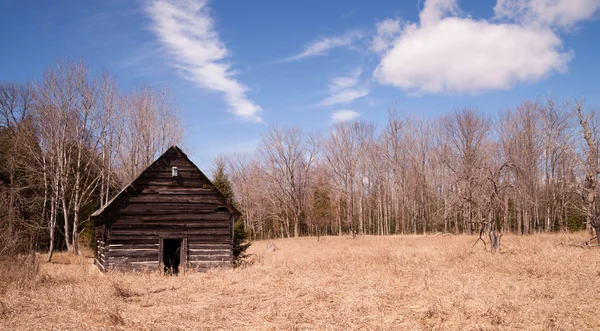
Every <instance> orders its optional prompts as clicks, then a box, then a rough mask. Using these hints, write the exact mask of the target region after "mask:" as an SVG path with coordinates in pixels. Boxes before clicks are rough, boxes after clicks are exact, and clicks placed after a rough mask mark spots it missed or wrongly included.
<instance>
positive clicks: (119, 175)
mask: <svg viewBox="0 0 600 331" xmlns="http://www.w3.org/2000/svg"><path fill="white" fill-rule="evenodd" d="M182 135H183V125H182V120H181V110H180V108H179V107H178V106H177V103H176V100H175V98H174V97H173V95H172V93H171V92H170V91H169V89H168V88H166V87H164V86H142V87H137V88H134V89H132V90H130V91H124V90H122V89H121V88H120V87H119V85H118V83H117V81H116V79H115V77H114V76H112V75H111V74H110V73H109V72H107V71H100V72H94V71H92V69H91V68H90V67H89V66H88V65H87V64H86V63H85V61H84V60H78V61H69V60H64V59H60V58H59V59H57V60H56V62H55V63H54V64H53V65H52V66H50V67H49V68H48V69H47V70H46V71H45V72H44V73H43V75H42V77H41V78H39V79H35V80H32V81H30V82H26V83H19V82H9V81H6V82H0V219H1V222H0V254H3V255H10V254H15V253H21V252H24V251H28V250H39V249H48V260H50V259H51V258H52V252H53V251H54V249H55V248H56V247H60V248H66V249H67V250H68V251H70V252H72V253H77V250H78V244H79V242H80V236H81V234H82V233H83V232H84V230H85V229H86V228H87V229H88V230H89V229H90V228H91V224H89V223H88V222H87V220H88V217H89V215H90V214H91V213H92V212H93V211H94V210H96V209H97V208H100V207H102V206H104V205H105V204H106V203H107V202H108V201H109V200H110V199H111V198H112V197H113V196H114V195H115V194H116V193H117V192H118V190H120V189H121V188H122V187H123V186H124V185H125V184H127V183H129V182H130V181H131V180H132V179H133V178H134V177H135V176H137V175H138V174H139V173H140V171H141V170H142V169H144V168H145V167H147V166H148V165H149V164H150V163H151V162H153V161H154V159H155V158H156V157H157V156H158V155H159V154H160V153H161V152H163V151H164V150H166V148H168V147H169V146H171V145H174V144H176V143H178V142H180V141H181V140H182V138H183V136H182Z"/></svg>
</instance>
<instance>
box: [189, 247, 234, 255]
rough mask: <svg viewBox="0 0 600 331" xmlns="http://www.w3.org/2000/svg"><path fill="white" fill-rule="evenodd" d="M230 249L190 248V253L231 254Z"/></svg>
mask: <svg viewBox="0 0 600 331" xmlns="http://www.w3.org/2000/svg"><path fill="white" fill-rule="evenodd" d="M231 254H232V253H231V250H230V249H191V248H190V249H188V255H231Z"/></svg>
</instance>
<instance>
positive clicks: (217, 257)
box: [188, 255, 232, 262]
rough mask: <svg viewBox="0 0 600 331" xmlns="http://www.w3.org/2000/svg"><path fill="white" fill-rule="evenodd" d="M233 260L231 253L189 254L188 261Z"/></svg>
mask: <svg viewBox="0 0 600 331" xmlns="http://www.w3.org/2000/svg"><path fill="white" fill-rule="evenodd" d="M231 260H232V256H231V255H189V256H188V261H190V262H191V261H205V262H212V261H222V262H231Z"/></svg>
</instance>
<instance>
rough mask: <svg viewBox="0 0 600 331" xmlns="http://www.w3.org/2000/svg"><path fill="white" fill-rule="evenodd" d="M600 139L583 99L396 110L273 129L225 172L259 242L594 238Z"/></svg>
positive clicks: (225, 160)
mask: <svg viewBox="0 0 600 331" xmlns="http://www.w3.org/2000/svg"><path fill="white" fill-rule="evenodd" d="M599 130H600V118H599V116H598V114H597V113H596V112H594V111H591V110H588V109H585V108H584V105H583V102H582V101H581V100H574V101H572V102H560V103H559V102H555V101H554V100H552V99H551V98H549V99H547V100H542V101H535V102H534V101H526V102H523V103H521V104H520V105H519V106H517V107H515V108H514V109H506V110H502V111H499V112H498V113H496V114H493V115H490V114H487V113H484V112H482V111H479V110H477V109H476V108H473V107H467V108H463V109H458V110H456V111H454V112H451V113H449V114H447V115H443V116H439V117H438V118H435V119H430V120H424V119H421V118H418V117H411V116H404V115H402V114H401V113H399V112H398V111H397V110H396V109H395V107H393V108H392V109H391V110H390V111H389V116H388V120H387V123H385V125H384V126H382V127H381V128H380V129H377V128H376V126H375V124H374V123H370V122H366V121H353V122H341V123H335V124H333V125H332V126H331V127H330V128H329V130H328V132H326V133H318V132H317V133H314V132H305V131H302V130H300V129H298V128H289V129H288V128H279V127H272V128H270V129H269V130H268V131H267V132H266V133H264V134H263V135H262V139H261V142H260V144H259V147H258V149H257V151H256V152H255V153H252V154H243V155H242V154H240V155H222V156H220V157H219V158H218V159H217V165H219V164H223V165H226V168H227V171H228V173H229V174H230V180H231V182H232V187H233V190H234V192H235V196H236V198H237V203H238V204H237V205H238V206H239V208H240V209H241V211H242V213H243V215H244V226H245V228H246V230H247V231H249V232H250V235H251V236H252V237H253V238H268V237H297V236H301V235H316V236H320V235H339V234H343V233H351V234H371V235H388V234H400V233H402V234H412V233H414V234H417V233H432V232H449V233H471V234H473V233H474V232H476V231H479V230H480V229H482V228H484V227H487V229H488V230H494V231H502V232H511V233H518V234H532V233H538V232H549V231H559V230H576V229H588V230H591V229H592V228H594V227H596V228H598V227H600V224H599V223H600V222H596V221H595V219H596V217H595V216H596V200H597V198H596V193H595V192H596V190H597V188H596V183H597V180H598V173H599V168H598V138H599V133H600V131H599Z"/></svg>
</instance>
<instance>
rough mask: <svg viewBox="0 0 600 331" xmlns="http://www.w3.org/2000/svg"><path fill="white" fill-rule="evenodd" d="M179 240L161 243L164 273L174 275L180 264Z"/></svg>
mask: <svg viewBox="0 0 600 331" xmlns="http://www.w3.org/2000/svg"><path fill="white" fill-rule="evenodd" d="M180 253H181V239H164V241H163V261H162V262H163V265H164V266H165V268H164V272H165V273H167V274H171V275H176V274H177V273H178V272H179V264H180V263H181V254H180Z"/></svg>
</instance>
